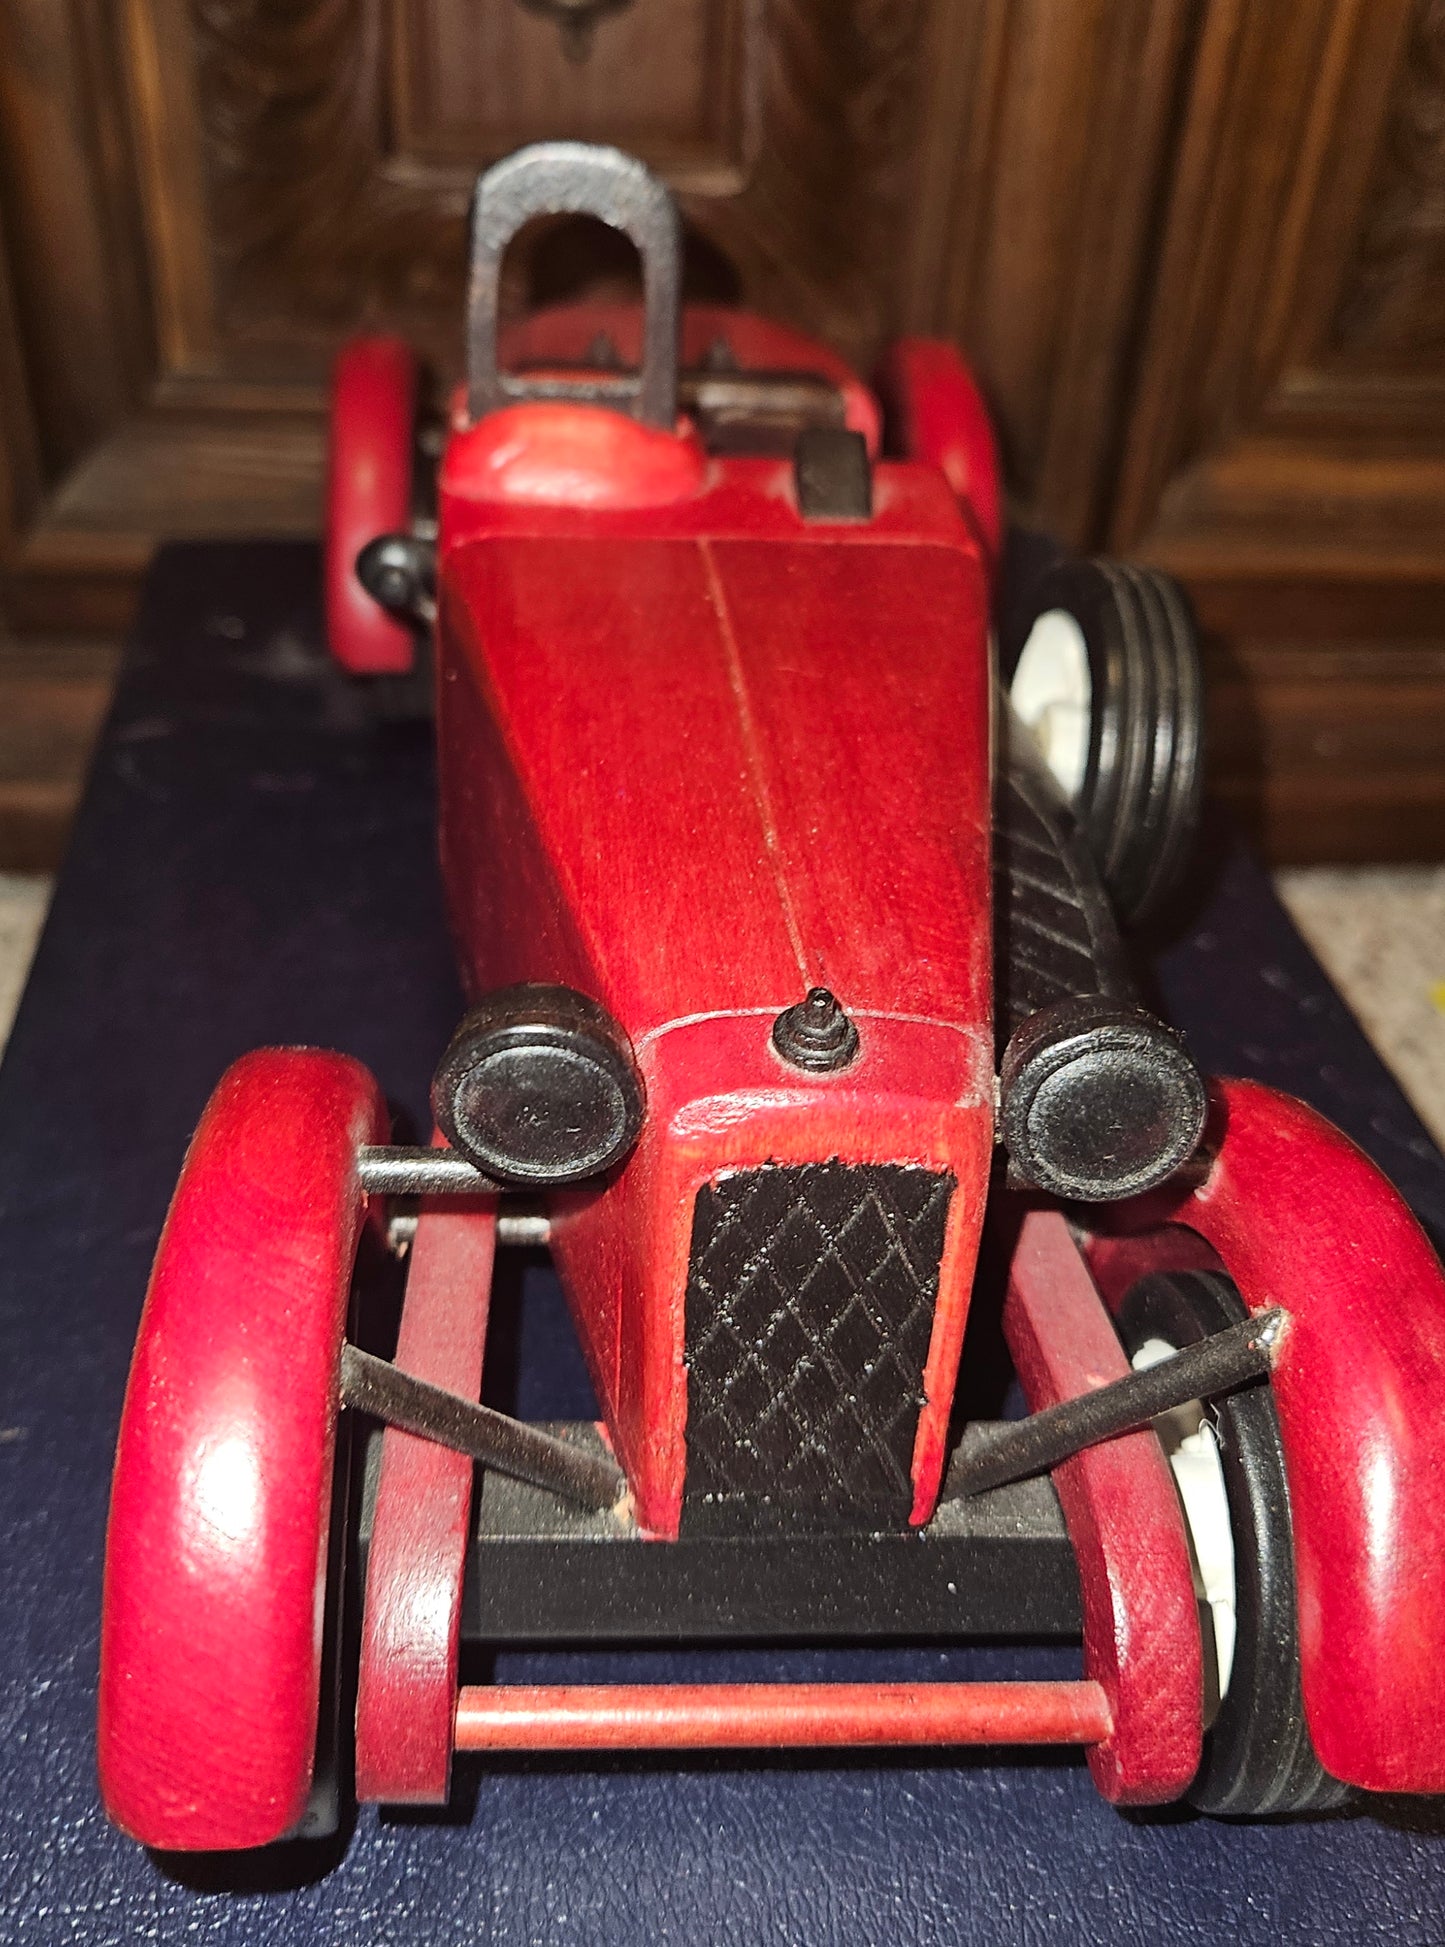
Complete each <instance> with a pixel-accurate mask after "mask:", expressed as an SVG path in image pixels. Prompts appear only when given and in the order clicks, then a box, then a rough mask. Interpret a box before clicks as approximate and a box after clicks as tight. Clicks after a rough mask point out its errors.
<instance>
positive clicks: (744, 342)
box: [500, 303, 879, 455]
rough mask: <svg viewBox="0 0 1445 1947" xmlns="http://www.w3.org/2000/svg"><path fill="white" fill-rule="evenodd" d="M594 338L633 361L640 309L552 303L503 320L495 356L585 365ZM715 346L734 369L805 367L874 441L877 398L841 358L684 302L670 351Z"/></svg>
mask: <svg viewBox="0 0 1445 1947" xmlns="http://www.w3.org/2000/svg"><path fill="white" fill-rule="evenodd" d="M599 336H604V337H607V338H610V339H611V340H612V343H613V345H614V346H615V347H616V350H617V354H618V357H619V359H620V360H621V362H622V364H624V365H630V366H635V365H636V364H637V361H638V358H639V357H640V355H641V349H642V308H641V306H640V305H637V304H594V303H584V304H559V305H553V306H551V307H549V308H548V309H546V310H543V311H534V312H533V313H532V314H531V316H530V317H527V318H523V319H520V320H518V321H517V322H516V323H514V324H511V325H508V326H505V327H504V328H503V330H502V334H501V344H500V352H501V362H502V365H503V367H504V368H505V369H509V370H515V369H516V368H517V367H519V366H529V365H530V366H536V365H542V366H569V365H570V366H588V365H590V364H591V363H592V348H593V346H594V344H595V343H596V341H597V339H598V337H599ZM719 344H723V345H726V346H727V349H728V353H729V356H730V357H731V359H732V361H733V363H734V364H735V365H736V367H737V368H738V369H739V370H740V371H744V372H791V373H805V374H806V373H811V374H813V375H814V376H816V377H818V378H822V379H827V380H829V381H830V383H831V384H833V385H835V386H836V387H837V388H838V390H839V391H840V392H841V393H842V395H843V415H844V422H845V424H847V425H848V426H850V427H851V428H852V430H853V431H854V432H855V433H862V434H863V436H864V438H865V439H866V440H867V442H868V450H869V452H870V453H872V454H875V455H876V454H877V452H878V447H879V417H878V403H877V401H876V400H875V398H874V397H873V394H872V392H871V391H870V390H869V389H868V387H867V386H866V385H864V383H863V381H862V380H861V379H860V378H859V377H858V375H857V373H856V372H855V371H854V370H853V368H852V367H851V366H850V365H849V364H848V362H847V360H846V359H843V358H840V357H839V355H838V354H837V352H835V351H831V350H830V349H829V348H828V346H826V345H820V344H819V343H818V341H817V340H816V339H815V338H808V337H805V336H804V334H803V333H802V332H800V331H793V330H791V329H790V328H789V327H788V326H787V325H782V324H778V323H776V322H775V321H774V320H773V319H772V318H761V317H759V316H758V315H757V313H756V312H754V311H735V310H733V309H731V308H730V307H728V306H726V305H720V304H689V305H687V306H686V307H685V308H684V310H683V313H682V329H681V334H680V342H679V346H678V356H679V360H680V362H681V364H682V365H684V366H694V367H696V366H704V365H707V364H708V363H709V362H710V360H711V356H712V355H713V353H714V350H715V347H717V346H718V345H719Z"/></svg>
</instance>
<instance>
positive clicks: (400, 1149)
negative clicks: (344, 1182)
mask: <svg viewBox="0 0 1445 1947" xmlns="http://www.w3.org/2000/svg"><path fill="white" fill-rule="evenodd" d="M356 1168H357V1174H358V1175H359V1176H360V1178H361V1187H362V1189H363V1190H365V1191H366V1193H367V1194H368V1196H382V1197H446V1196H453V1197H455V1196H462V1197H481V1196H492V1195H494V1194H496V1193H497V1192H498V1191H502V1190H505V1189H507V1188H508V1185H507V1184H505V1183H499V1182H498V1181H497V1180H496V1178H495V1177H491V1176H484V1175H483V1174H482V1172H481V1171H480V1170H479V1169H477V1168H476V1167H475V1166H474V1165H473V1164H471V1163H469V1162H468V1161H467V1159H466V1157H465V1156H459V1155H458V1154H457V1152H456V1151H455V1150H454V1149H413V1148H409V1147H407V1146H405V1145H404V1144H399V1143H363V1144H362V1145H361V1147H360V1148H359V1149H358V1150H357V1152H356Z"/></svg>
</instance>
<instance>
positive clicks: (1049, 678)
mask: <svg viewBox="0 0 1445 1947" xmlns="http://www.w3.org/2000/svg"><path fill="white" fill-rule="evenodd" d="M1009 701H1010V703H1012V705H1013V707H1014V713H1015V715H1016V716H1018V718H1019V719H1020V721H1021V722H1023V723H1024V724H1026V725H1027V726H1028V728H1029V729H1030V730H1031V731H1032V732H1033V737H1034V741H1035V743H1037V745H1038V747H1039V749H1040V751H1041V752H1042V753H1043V759H1044V762H1045V763H1046V764H1047V765H1048V767H1049V769H1050V770H1051V771H1052V772H1053V774H1054V776H1055V778H1056V779H1057V780H1058V783H1059V785H1060V787H1061V789H1062V790H1063V792H1064V794H1065V796H1066V797H1067V798H1069V800H1070V801H1071V802H1072V801H1073V800H1075V799H1077V797H1078V795H1079V793H1080V791H1082V790H1083V788H1084V773H1085V771H1086V770H1087V768H1088V763H1089V720H1090V716H1091V715H1092V711H1093V702H1094V685H1093V679H1092V677H1091V676H1090V674H1089V647H1088V644H1087V643H1086V642H1085V641H1084V632H1083V630H1082V629H1081V628H1080V627H1079V625H1078V623H1077V622H1076V621H1075V619H1074V617H1073V616H1072V615H1070V614H1069V612H1068V610H1067V609H1062V608H1051V609H1048V610H1046V611H1045V613H1044V614H1043V615H1041V616H1040V617H1039V619H1038V620H1037V622H1035V623H1034V626H1033V628H1032V629H1031V630H1030V631H1029V639H1028V641H1027V642H1026V643H1025V644H1024V646H1023V653H1022V654H1021V655H1020V657H1019V660H1018V667H1017V668H1016V669H1015V670H1014V675H1013V681H1012V683H1011V684H1010V685H1009Z"/></svg>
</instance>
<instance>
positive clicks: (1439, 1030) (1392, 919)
mask: <svg viewBox="0 0 1445 1947" xmlns="http://www.w3.org/2000/svg"><path fill="white" fill-rule="evenodd" d="M1277 883H1278V885H1279V890H1280V893H1281V895H1282V897H1283V899H1284V901H1285V904H1286V905H1287V906H1288V907H1289V909H1290V912H1291V913H1292V914H1293V916H1294V920H1295V924H1296V925H1297V926H1298V927H1299V929H1300V931H1301V932H1302V933H1303V934H1304V936H1305V938H1306V939H1307V940H1308V941H1309V943H1310V945H1311V946H1312V947H1313V948H1314V950H1315V953H1316V954H1317V955H1318V956H1319V958H1320V960H1321V961H1322V962H1323V963H1324V965H1325V967H1326V969H1327V970H1328V972H1329V975H1330V978H1331V979H1332V980H1333V981H1334V982H1335V984H1336V986H1337V987H1338V988H1339V989H1340V991H1341V993H1342V994H1343V995H1344V996H1345V998H1346V1000H1347V1001H1348V1002H1349V1003H1350V1006H1351V1007H1352V1008H1353V1009H1354V1011H1355V1013H1356V1015H1357V1016H1358V1017H1359V1019H1360V1022H1361V1024H1362V1025H1363V1027H1364V1029H1365V1032H1366V1033H1367V1034H1368V1035H1369V1037H1370V1039H1371V1040H1372V1041H1373V1042H1374V1044H1375V1046H1376V1047H1377V1048H1378V1049H1379V1051H1380V1053H1381V1055H1382V1056H1383V1057H1384V1059H1385V1060H1386V1061H1387V1062H1388V1063H1389V1064H1390V1066H1391V1068H1393V1069H1394V1071H1395V1073H1396V1075H1397V1076H1398V1077H1399V1079H1400V1083H1401V1085H1402V1086H1403V1088H1404V1090H1405V1093H1406V1094H1407V1095H1408V1096H1409V1097H1410V1099H1411V1101H1412V1102H1413V1103H1414V1104H1415V1107H1416V1108H1417V1109H1418V1110H1419V1112H1420V1115H1421V1117H1422V1119H1423V1120H1424V1122H1425V1123H1426V1125H1427V1126H1428V1127H1429V1128H1430V1130H1431V1131H1432V1133H1433V1134H1434V1137H1435V1140H1436V1141H1437V1142H1438V1143H1440V1144H1441V1145H1442V1147H1445V866H1393V867H1386V866H1378V867H1335V866H1316V867H1310V868H1308V869H1301V870H1296V871H1291V872H1282V873H1280V874H1279V876H1278V881H1277ZM49 897H50V881H49V880H48V879H41V878H28V877H24V876H21V875H19V874H15V873H0V1047H3V1045H4V1041H5V1037H6V1035H7V1034H8V1032H9V1028H10V1022H11V1019H12V1017H13V1015H14V1012H15V1007H16V1004H17V1002H18V1001H19V999H20V990H21V988H22V986H23V985H24V981H25V974H26V970H27V968H28V967H29V965H30V957H31V955H32V953H33V952H34V950H35V942H36V940H37V938H38V937H39V933H40V927H41V923H42V922H43V920H44V917H45V906H46V902H47V900H48V899H49Z"/></svg>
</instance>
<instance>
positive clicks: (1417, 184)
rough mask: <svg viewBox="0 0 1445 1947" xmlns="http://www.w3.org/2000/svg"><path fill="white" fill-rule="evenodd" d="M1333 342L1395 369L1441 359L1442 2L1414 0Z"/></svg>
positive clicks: (1444, 229)
mask: <svg viewBox="0 0 1445 1947" xmlns="http://www.w3.org/2000/svg"><path fill="white" fill-rule="evenodd" d="M1335 336H1336V342H1337V344H1338V345H1339V346H1340V347H1341V348H1343V349H1345V350H1347V351H1349V352H1351V353H1369V354H1371V355H1372V356H1373V357H1374V358H1377V359H1389V360H1393V361H1395V362H1398V361H1400V360H1403V359H1411V358H1428V359H1430V360H1431V361H1432V362H1433V361H1435V360H1438V359H1439V358H1440V357H1441V355H1442V353H1445V0H1416V4H1415V8H1414V16H1413V19H1412V21H1411V25H1410V34H1409V39H1408V42H1407V44H1406V49H1405V57H1404V61H1403V63H1402V64H1401V67H1400V71H1399V75H1398V78H1397V81H1396V86H1395V93H1394V99H1393V101H1392V103H1391V107H1390V114H1389V119H1388V121H1387V123H1386V125H1385V130H1384V136H1383V141H1382V143H1381V151H1380V156H1379V161H1378V163H1377V166H1376V170H1375V176H1374V181H1373V183H1372V185H1371V189H1370V196H1369V201H1368V204H1367V208H1366V213H1365V221H1364V225H1363V228H1362V231H1361V235H1360V242H1359V248H1358V252H1357V254H1356V257H1355V261H1354V264H1353V266H1352V270H1351V274H1350V276H1349V278H1348V280H1347V282H1346V285H1345V289H1344V293H1343V296H1342V301H1341V304H1340V308H1339V312H1338V314H1337V318H1336V326H1335Z"/></svg>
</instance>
